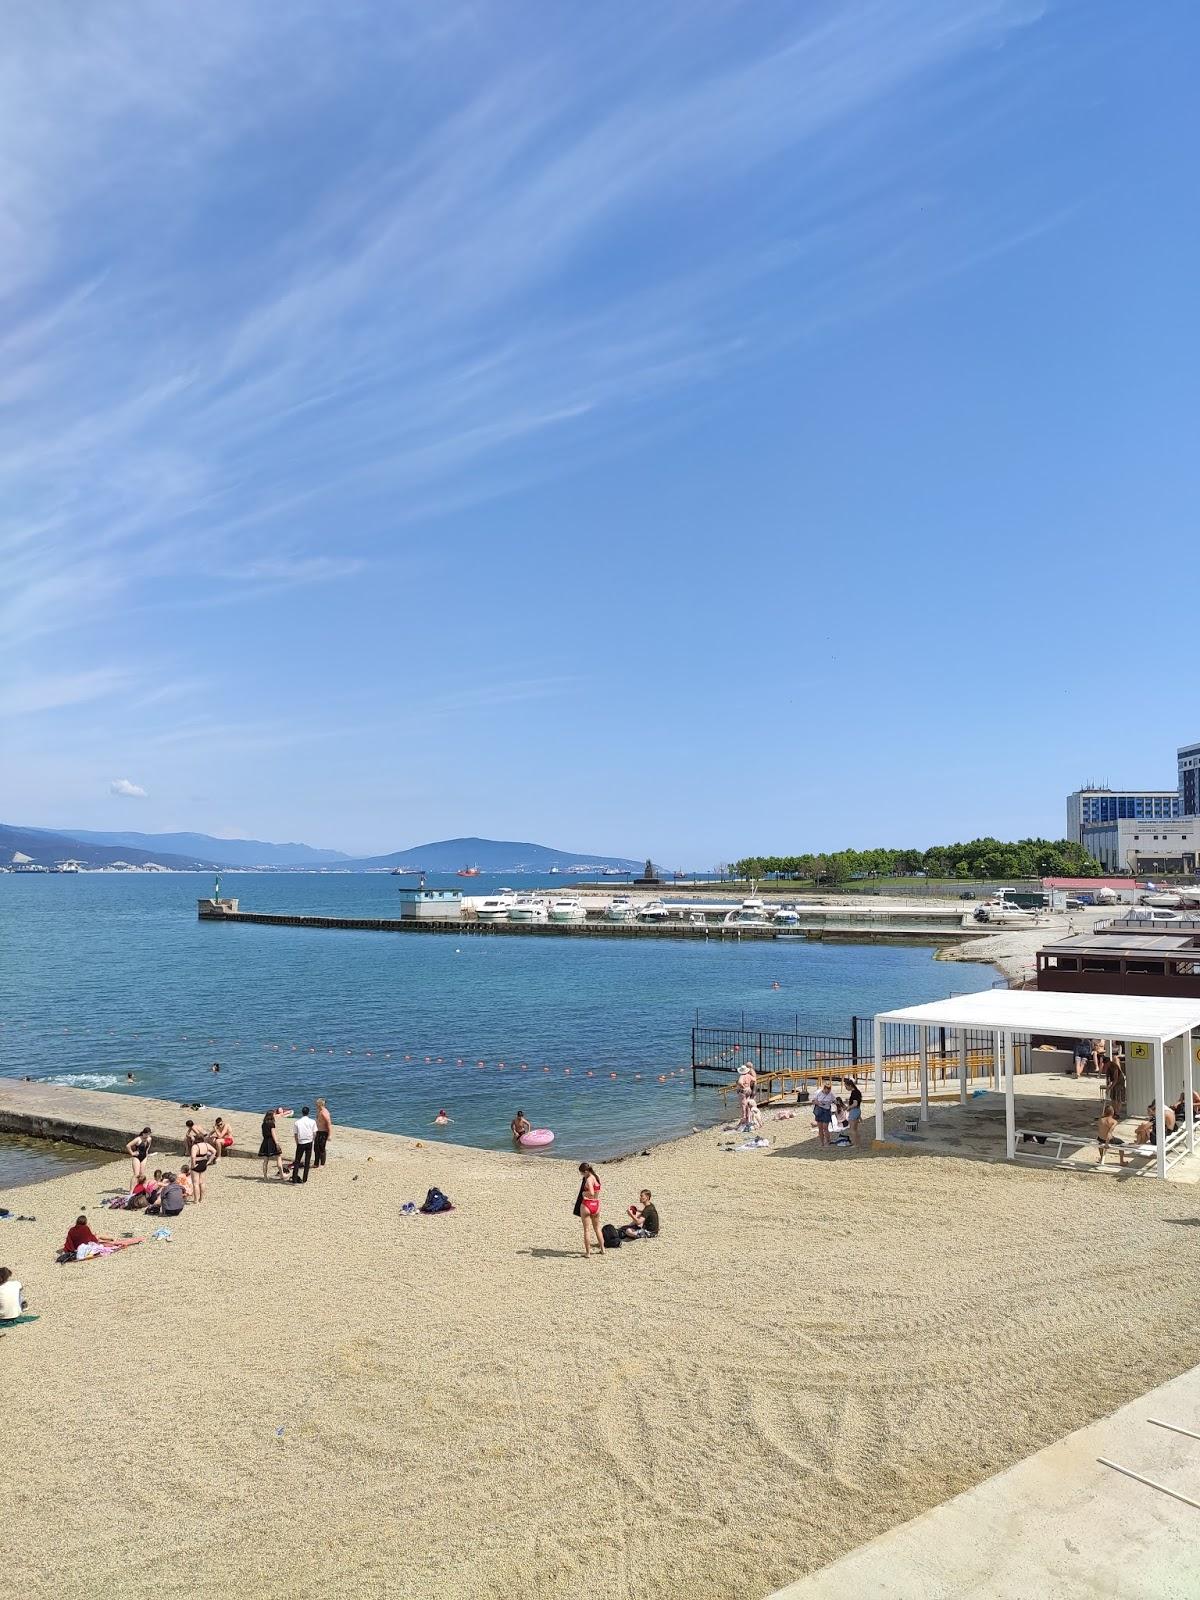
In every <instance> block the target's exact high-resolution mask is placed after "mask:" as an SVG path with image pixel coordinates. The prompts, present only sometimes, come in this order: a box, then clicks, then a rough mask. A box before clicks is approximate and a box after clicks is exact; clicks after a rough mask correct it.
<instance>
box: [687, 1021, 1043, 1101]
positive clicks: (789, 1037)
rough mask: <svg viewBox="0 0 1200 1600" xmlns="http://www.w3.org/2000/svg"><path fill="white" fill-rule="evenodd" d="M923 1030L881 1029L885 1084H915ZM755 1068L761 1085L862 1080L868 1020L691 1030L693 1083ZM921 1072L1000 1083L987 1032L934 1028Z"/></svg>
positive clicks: (1018, 1065)
mask: <svg viewBox="0 0 1200 1600" xmlns="http://www.w3.org/2000/svg"><path fill="white" fill-rule="evenodd" d="M919 1035H920V1029H919V1028H918V1026H917V1025H916V1024H909V1023H890V1022H889V1023H884V1024H883V1041H882V1043H883V1079H884V1082H885V1083H886V1084H889V1085H892V1086H894V1085H896V1084H903V1085H904V1086H905V1087H906V1088H907V1087H910V1086H915V1085H917V1084H918V1083H919V1082H920V1077H921V1049H920V1038H919ZM1013 1043H1014V1049H1013V1070H1014V1071H1016V1072H1024V1071H1027V1070H1028V1066H1029V1056H1028V1052H1029V1040H1028V1038H1027V1037H1026V1036H1025V1035H1021V1036H1019V1037H1017V1038H1014V1041H1013ZM747 1064H752V1065H753V1067H754V1069H755V1071H756V1072H757V1074H758V1076H759V1079H760V1080H764V1079H765V1080H769V1079H775V1080H777V1081H778V1082H779V1083H780V1084H781V1085H782V1086H784V1087H799V1086H800V1085H802V1084H804V1083H807V1082H810V1081H811V1080H812V1079H814V1078H818V1077H827V1078H842V1077H845V1076H848V1075H852V1076H855V1077H859V1078H862V1079H863V1081H864V1086H865V1085H866V1084H867V1083H868V1082H869V1080H870V1079H871V1077H872V1076H873V1074H874V1070H875V1055H874V1034H873V1019H872V1018H870V1017H853V1018H851V1025H850V1033H849V1035H841V1034H825V1033H800V1032H798V1031H797V1032H788V1033H781V1032H776V1031H771V1030H766V1029H759V1028H747V1027H746V1026H745V1025H744V1024H743V1025H741V1026H735V1027H713V1026H708V1025H704V1026H702V1025H700V1024H699V1023H697V1025H696V1026H695V1027H694V1028H693V1029H692V1083H693V1085H694V1086H700V1085H707V1086H711V1085H714V1084H715V1085H716V1086H718V1087H720V1086H721V1085H722V1084H724V1085H728V1084H729V1083H730V1082H731V1081H732V1080H733V1079H735V1078H736V1077H737V1075H738V1073H739V1072H740V1071H741V1069H742V1068H743V1067H744V1066H746V1065H747ZM926 1069H927V1072H928V1075H929V1084H930V1087H935V1086H936V1085H937V1084H938V1083H939V1082H940V1083H943V1084H944V1083H947V1082H949V1081H953V1082H954V1083H956V1084H959V1083H960V1079H961V1077H962V1074H963V1072H964V1071H965V1075H966V1082H967V1083H970V1082H972V1081H976V1082H978V1081H980V1080H982V1079H990V1080H993V1081H995V1082H996V1084H997V1086H998V1085H999V1079H998V1067H997V1062H996V1055H995V1040H994V1037H993V1035H992V1033H991V1032H990V1030H988V1029H986V1028H967V1029H956V1028H939V1029H938V1030H937V1031H936V1033H934V1034H933V1036H932V1037H931V1038H930V1040H929V1044H928V1047H927V1050H926Z"/></svg>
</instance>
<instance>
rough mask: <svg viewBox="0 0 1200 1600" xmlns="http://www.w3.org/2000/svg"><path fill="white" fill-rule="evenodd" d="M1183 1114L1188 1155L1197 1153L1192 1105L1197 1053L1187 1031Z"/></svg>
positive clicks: (1184, 1051)
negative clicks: (1193, 1077)
mask: <svg viewBox="0 0 1200 1600" xmlns="http://www.w3.org/2000/svg"><path fill="white" fill-rule="evenodd" d="M1183 1060H1184V1068H1183V1116H1184V1126H1185V1127H1186V1128H1187V1147H1188V1155H1195V1153H1196V1113H1195V1111H1194V1109H1193V1107H1192V1092H1193V1091H1192V1076H1193V1068H1194V1065H1195V1060H1196V1055H1195V1046H1194V1045H1193V1044H1192V1036H1191V1034H1190V1033H1185V1034H1184V1036H1183Z"/></svg>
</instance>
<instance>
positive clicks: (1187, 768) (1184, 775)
mask: <svg viewBox="0 0 1200 1600" xmlns="http://www.w3.org/2000/svg"><path fill="white" fill-rule="evenodd" d="M1179 799H1180V802H1181V804H1182V806H1183V815H1184V816H1185V817H1200V744H1184V745H1180V747H1179Z"/></svg>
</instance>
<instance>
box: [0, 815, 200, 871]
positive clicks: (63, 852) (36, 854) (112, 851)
mask: <svg viewBox="0 0 1200 1600" xmlns="http://www.w3.org/2000/svg"><path fill="white" fill-rule="evenodd" d="M17 851H20V853H21V854H22V855H25V856H28V857H29V859H30V860H31V861H36V862H38V863H39V865H41V866H44V867H52V866H53V865H54V863H55V862H56V861H66V860H75V861H81V862H82V863H83V864H84V866H85V867H111V866H112V865H113V863H114V862H116V861H127V862H129V863H130V865H131V866H135V867H141V866H145V864H146V862H148V861H155V862H157V863H158V865H159V866H160V867H173V868H174V869H175V870H176V871H177V872H188V871H192V872H194V871H197V870H203V871H206V872H210V871H212V870H213V869H214V868H216V867H219V866H220V865H221V864H222V863H220V862H219V861H215V860H214V859H213V858H212V857H211V856H206V857H198V856H192V855H176V854H174V853H173V852H171V851H166V850H139V849H137V848H135V847H134V846H131V845H119V846H118V845H101V844H96V843H95V842H94V841H92V840H89V839H83V838H80V836H79V835H78V834H74V833H71V834H68V833H51V832H50V831H49V829H47V828H14V827H11V826H9V824H8V823H4V822H0V865H4V866H7V865H8V863H9V862H10V861H11V860H12V858H13V855H14V853H16V852H17Z"/></svg>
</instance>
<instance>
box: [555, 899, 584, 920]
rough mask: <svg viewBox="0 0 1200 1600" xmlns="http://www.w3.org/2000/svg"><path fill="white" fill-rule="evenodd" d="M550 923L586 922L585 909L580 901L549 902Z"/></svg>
mask: <svg viewBox="0 0 1200 1600" xmlns="http://www.w3.org/2000/svg"><path fill="white" fill-rule="evenodd" d="M550 921H551V922H586V921H587V907H586V906H585V905H584V903H583V901H582V900H551V902H550Z"/></svg>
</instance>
